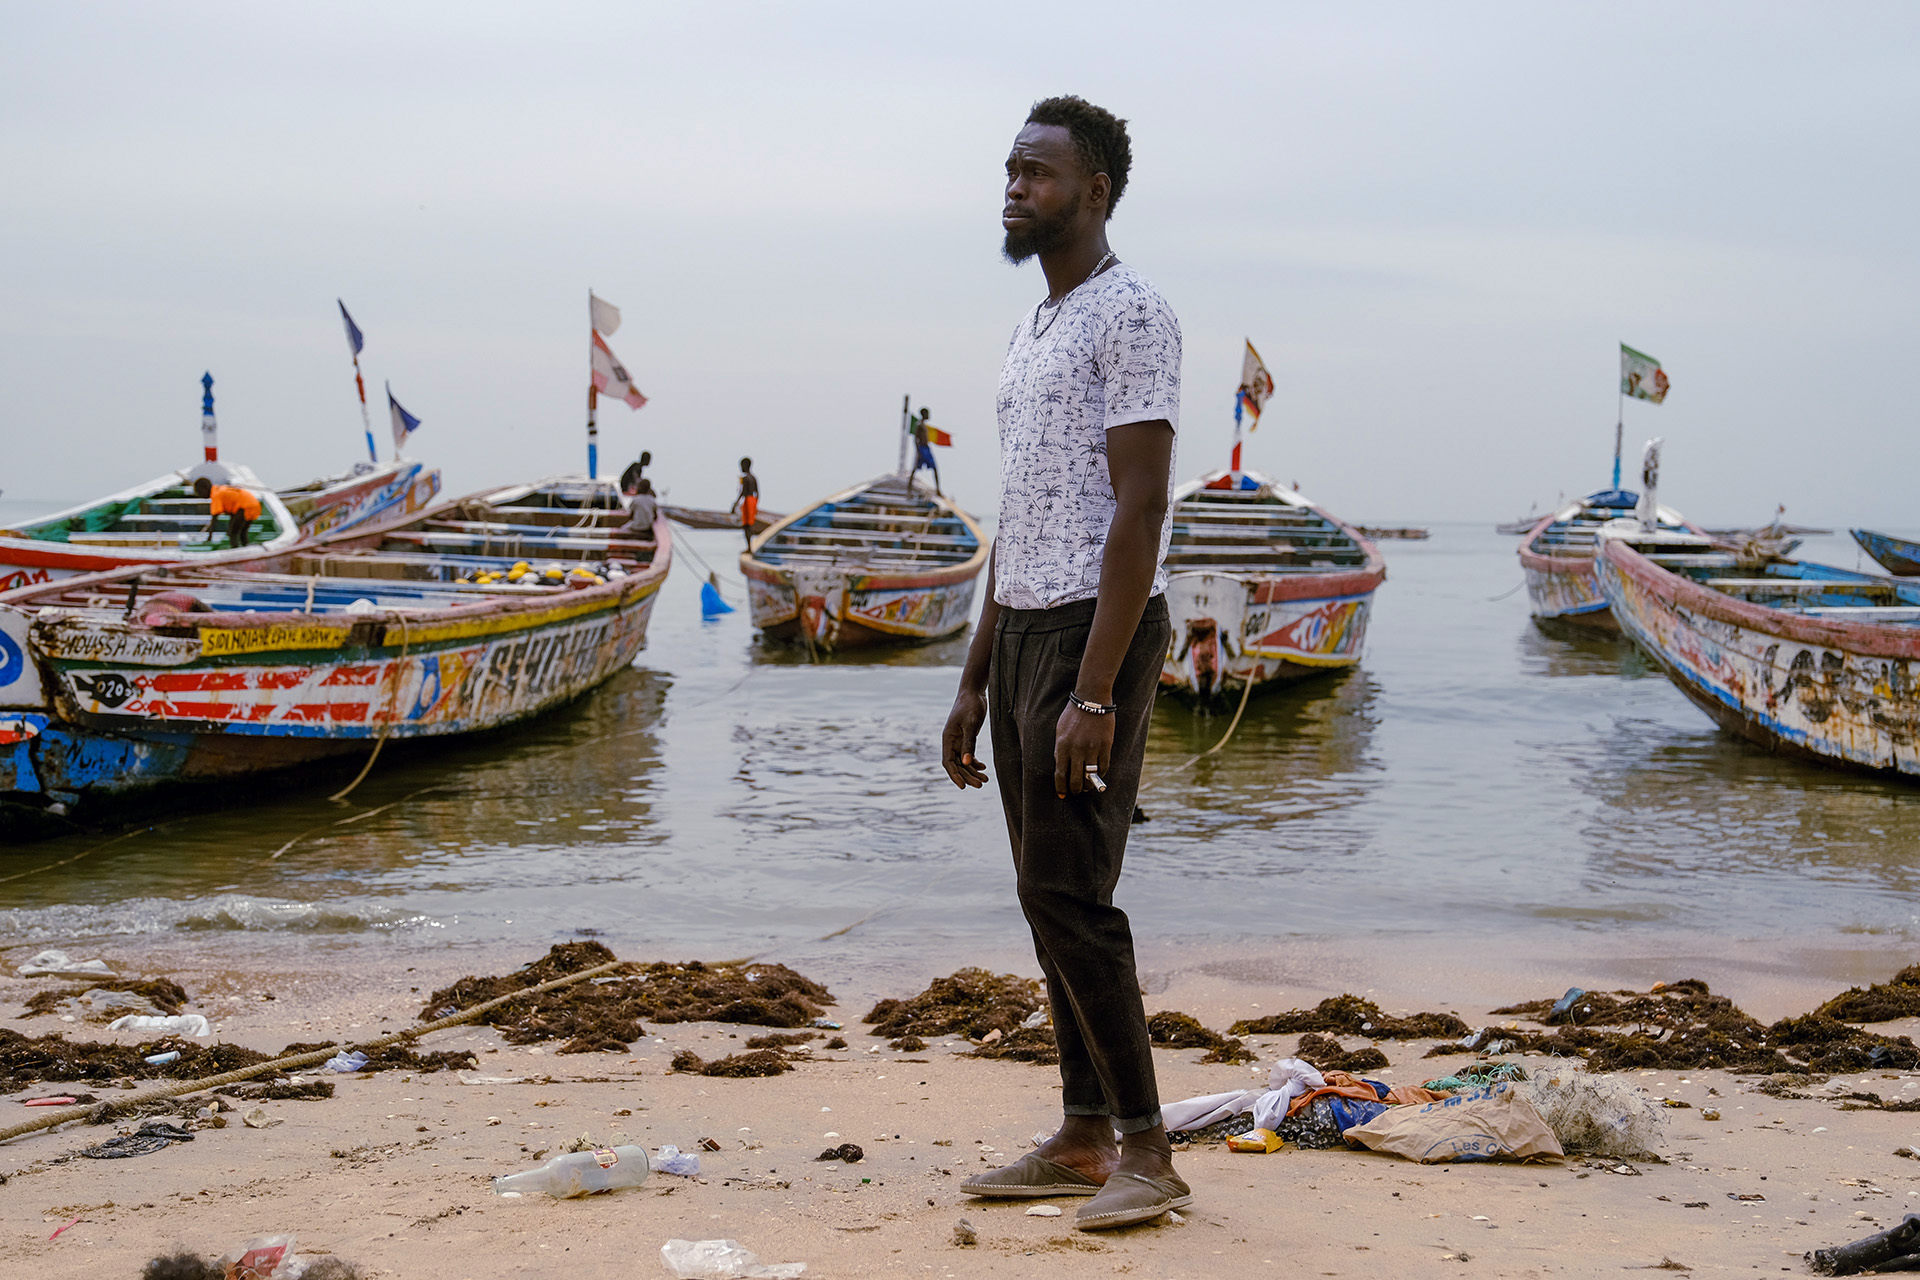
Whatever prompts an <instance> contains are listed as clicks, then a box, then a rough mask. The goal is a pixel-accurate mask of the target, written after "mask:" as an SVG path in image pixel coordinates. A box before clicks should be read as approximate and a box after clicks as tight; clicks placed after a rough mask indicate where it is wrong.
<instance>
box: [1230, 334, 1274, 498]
mask: <svg viewBox="0 0 1920 1280" xmlns="http://www.w3.org/2000/svg"><path fill="white" fill-rule="evenodd" d="M1272 395H1273V375H1272V374H1270V373H1268V372H1267V366H1266V362H1265V361H1263V360H1261V359H1260V353H1259V352H1258V351H1255V350H1254V349H1253V340H1252V339H1251V338H1249V339H1248V340H1247V353H1246V354H1245V355H1244V356H1242V357H1241V358H1240V389H1239V390H1238V391H1236V392H1234V395H1233V469H1234V470H1235V471H1238V470H1239V469H1240V416H1241V414H1242V413H1243V412H1245V413H1249V414H1251V415H1252V417H1253V424H1252V425H1251V426H1249V427H1248V428H1247V430H1249V431H1256V430H1258V429H1259V427H1260V410H1261V409H1262V408H1263V407H1264V406H1265V405H1266V403H1267V400H1268V398H1269V397H1271V396H1272Z"/></svg>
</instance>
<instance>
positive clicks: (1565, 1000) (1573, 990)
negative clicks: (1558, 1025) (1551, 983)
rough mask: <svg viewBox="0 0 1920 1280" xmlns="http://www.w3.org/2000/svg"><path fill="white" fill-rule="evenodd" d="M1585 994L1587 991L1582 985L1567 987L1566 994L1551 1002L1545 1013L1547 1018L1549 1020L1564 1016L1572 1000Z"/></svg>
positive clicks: (1570, 1006) (1571, 1005) (1571, 1006)
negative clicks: (1550, 1007) (1551, 1004)
mask: <svg viewBox="0 0 1920 1280" xmlns="http://www.w3.org/2000/svg"><path fill="white" fill-rule="evenodd" d="M1585 994H1587V992H1586V988H1584V987H1568V988H1567V994H1565V995H1563V996H1561V997H1560V998H1559V999H1558V1000H1555V1001H1554V1002H1553V1008H1552V1009H1551V1010H1550V1011H1548V1013H1547V1020H1548V1021H1549V1022H1551V1021H1552V1020H1553V1019H1555V1018H1564V1017H1566V1015H1567V1011H1568V1010H1569V1009H1571V1008H1573V1002H1574V1001H1576V1000H1578V999H1579V998H1580V997H1581V996H1584V995H1585Z"/></svg>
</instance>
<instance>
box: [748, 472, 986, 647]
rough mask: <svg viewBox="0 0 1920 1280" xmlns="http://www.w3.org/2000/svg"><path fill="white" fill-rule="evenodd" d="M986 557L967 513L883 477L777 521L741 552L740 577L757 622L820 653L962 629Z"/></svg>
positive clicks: (771, 634) (915, 486)
mask: <svg viewBox="0 0 1920 1280" xmlns="http://www.w3.org/2000/svg"><path fill="white" fill-rule="evenodd" d="M987 554H988V541H987V538H986V537H985V535H983V534H982V533H981V531H980V526H979V525H978V523H977V522H975V520H974V518H973V517H972V516H971V515H969V514H967V513H966V512H965V511H963V510H961V509H960V507H958V506H957V505H955V504H954V503H953V502H952V501H951V500H950V499H948V498H945V497H942V496H940V495H938V494H935V493H933V492H932V491H931V490H928V489H926V488H925V487H924V486H923V485H921V484H920V483H918V482H911V481H905V482H903V481H902V480H901V478H900V477H898V476H886V477H882V478H881V479H879V480H875V481H871V482H869V483H867V484H862V485H855V486H854V487H852V488H850V489H846V490H843V491H841V492H840V493H837V494H834V495H833V496H832V497H830V498H827V499H824V500H823V501H821V502H818V503H816V504H814V505H813V506H811V507H809V508H807V509H806V510H805V511H800V512H797V513H795V514H793V515H790V516H787V517H785V518H783V519H781V520H779V521H776V522H775V523H774V524H773V525H771V526H770V527H769V528H768V529H767V530H766V532H764V533H762V534H761V535H759V536H758V537H756V538H755V539H754V540H753V545H752V547H751V549H749V550H747V551H745V552H743V553H742V554H741V556H740V572H741V575H742V576H743V577H745V578H746V581H747V605H748V611H749V615H750V616H751V618H752V620H753V625H754V626H755V627H757V628H759V629H760V631H761V632H762V634H764V635H766V636H767V637H768V638H769V639H773V640H778V641H787V642H792V643H797V644H800V645H802V646H804V647H805V648H807V650H808V651H809V652H810V653H816V654H821V653H833V652H835V651H838V650H842V649H863V648H871V647H875V646H880V645H903V644H927V643H929V642H932V641H935V640H942V639H945V638H946V637H948V636H951V635H955V634H957V633H959V632H960V631H963V630H965V629H966V626H967V623H968V621H969V620H970V619H971V618H972V617H973V595H974V589H975V586H976V585H977V583H978V582H979V578H980V574H981V571H982V570H984V569H985V568H986V564H987Z"/></svg>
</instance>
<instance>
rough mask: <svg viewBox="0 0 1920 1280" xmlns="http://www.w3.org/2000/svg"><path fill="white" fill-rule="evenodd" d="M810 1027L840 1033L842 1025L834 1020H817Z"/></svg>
mask: <svg viewBox="0 0 1920 1280" xmlns="http://www.w3.org/2000/svg"><path fill="white" fill-rule="evenodd" d="M809 1025H811V1026H815V1027H818V1028H820V1030H822V1031H839V1030H840V1029H841V1024H839V1023H838V1022H835V1021H834V1020H833V1019H832V1018H815V1019H814V1020H813V1022H812V1023H810V1024H809Z"/></svg>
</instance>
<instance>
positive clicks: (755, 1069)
mask: <svg viewBox="0 0 1920 1280" xmlns="http://www.w3.org/2000/svg"><path fill="white" fill-rule="evenodd" d="M795 1056H799V1057H805V1056H806V1055H805V1054H804V1053H802V1054H797V1055H796V1054H795V1051H794V1050H792V1049H790V1048H789V1049H749V1050H748V1051H747V1052H745V1053H732V1054H728V1055H727V1056H726V1057H724V1058H720V1059H718V1060H716V1061H713V1062H708V1061H707V1060H706V1059H705V1058H702V1057H701V1056H700V1055H699V1054H697V1053H695V1052H694V1051H693V1050H691V1049H682V1050H681V1051H680V1052H678V1053H676V1054H674V1055H673V1067H672V1069H673V1070H675V1071H684V1072H686V1073H687V1074H689V1075H696V1076H723V1077H728V1076H730V1077H734V1078H746V1077H750V1076H777V1075H779V1074H780V1073H781V1072H783V1071H791V1070H793V1061H792V1059H793V1058H794V1057H795Z"/></svg>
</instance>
